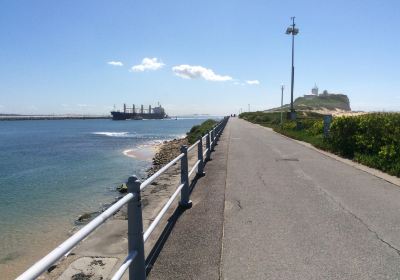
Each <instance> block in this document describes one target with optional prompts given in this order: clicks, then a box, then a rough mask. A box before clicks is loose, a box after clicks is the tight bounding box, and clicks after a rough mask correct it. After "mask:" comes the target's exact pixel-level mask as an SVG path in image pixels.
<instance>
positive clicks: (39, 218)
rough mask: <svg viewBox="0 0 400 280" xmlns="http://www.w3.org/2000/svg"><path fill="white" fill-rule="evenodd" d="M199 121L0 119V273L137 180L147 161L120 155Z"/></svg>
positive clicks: (21, 263) (38, 252) (32, 256)
mask: <svg viewBox="0 0 400 280" xmlns="http://www.w3.org/2000/svg"><path fill="white" fill-rule="evenodd" d="M202 121H204V119H196V118H193V119H178V120H143V121H112V120H54V121H50V120H46V121H3V122H0V272H2V273H6V275H7V273H9V275H12V274H15V273H16V271H15V270H21V269H22V268H23V267H24V268H26V265H29V264H31V263H32V260H37V259H38V258H40V257H42V256H43V253H44V252H47V251H48V250H49V249H52V247H50V246H53V245H54V244H57V243H58V242H59V241H60V240H63V239H64V238H65V237H67V235H68V230H70V229H71V228H72V227H73V225H74V221H75V220H76V218H77V217H78V215H80V214H82V213H84V212H93V211H97V210H99V209H100V208H101V207H102V206H103V205H104V204H105V203H108V202H111V201H112V200H113V197H116V196H117V195H118V193H116V192H115V187H116V186H117V185H118V184H121V183H122V182H125V181H126V180H127V178H128V176H129V175H130V174H137V175H139V176H142V177H144V176H145V170H146V169H147V168H148V167H150V165H151V162H150V161H149V160H140V159H137V158H132V157H128V156H126V151H127V150H130V149H138V148H140V147H141V146H143V145H151V144H155V143H160V142H162V141H164V140H169V139H173V138H178V137H182V136H183V135H185V133H186V132H187V131H188V130H189V129H190V128H191V127H192V126H193V125H196V124H199V123H201V122H202ZM124 152H125V154H124ZM17 272H18V271H17ZM19 272H20V271H19ZM2 275H4V274H2ZM10 278H11V277H10Z"/></svg>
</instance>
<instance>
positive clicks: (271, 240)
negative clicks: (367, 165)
mask: <svg viewBox="0 0 400 280" xmlns="http://www.w3.org/2000/svg"><path fill="white" fill-rule="evenodd" d="M220 147H222V148H221V149H220ZM225 152H226V154H224V153H225ZM225 156H227V159H226V161H224V160H219V161H217V158H218V157H221V158H224V157H225ZM214 157H215V161H214V166H212V165H211V164H212V163H213V161H212V162H211V164H209V165H208V167H207V169H206V171H207V172H208V175H207V176H206V177H205V178H204V180H203V181H202V180H200V181H199V184H198V186H197V187H196V189H195V190H194V192H193V198H192V199H193V200H194V202H195V203H194V207H193V209H191V210H189V211H187V212H185V213H184V215H183V216H182V219H180V220H178V222H177V224H176V226H175V228H174V230H173V232H172V234H171V236H170V239H169V240H168V241H167V243H166V244H165V248H164V249H165V250H164V251H163V252H162V253H161V254H160V257H159V259H158V260H157V262H156V265H155V266H154V269H153V271H152V272H151V274H150V276H152V274H153V273H154V274H153V276H157V275H158V277H153V278H152V277H150V279H227V280H228V279H229V280H231V279H400V251H399V249H400V187H398V186H395V185H392V184H390V183H387V182H386V181H384V180H382V179H379V178H377V177H374V176H372V175H370V174H368V173H366V172H363V171H361V170H358V169H356V168H354V167H351V166H349V165H347V164H344V163H342V162H339V161H336V160H334V159H332V158H330V157H327V156H325V155H322V154H321V153H318V152H317V151H314V150H312V149H309V148H307V147H304V146H302V145H300V144H298V143H297V142H295V141H292V140H290V139H287V138H285V137H282V136H280V135H278V134H276V133H274V132H272V131H270V130H268V129H266V128H262V127H260V126H256V125H253V124H250V123H247V122H245V121H242V120H238V119H231V120H230V121H229V123H228V126H227V128H226V129H225V132H224V135H223V137H222V138H221V142H220V144H219V146H218V147H217V152H216V153H215V155H214ZM215 163H218V164H215ZM211 167H214V168H216V169H215V170H212V169H211ZM224 170H225V171H224ZM214 176H215V177H214ZM206 178H207V179H206ZM214 180H216V181H215V182H214ZM224 183H225V184H224ZM199 192H203V196H201V195H200V194H199ZM213 192H215V193H216V197H217V198H216V199H213V200H212V203H211V204H208V203H207V202H206V201H204V199H206V198H207V197H208V198H210V197H211V196H212V193H213ZM223 194H224V195H225V206H224V211H221V204H222V203H223V202H222V200H221V197H223ZM200 198H202V199H200ZM214 207H216V208H214ZM196 213H197V215H196ZM222 215H223V219H221V217H222ZM183 218H185V220H184V219H183ZM192 219H193V220H192ZM196 219H199V220H196ZM214 220H215V223H214ZM221 220H223V228H221ZM196 221H197V223H196ZM208 221H211V223H209V222H208ZM187 223H190V225H188V224H187ZM196 232H201V234H200V235H197V234H195V237H191V234H193V233H196ZM222 232H223V233H222ZM221 234H223V235H221ZM212 236H214V237H212ZM220 236H222V239H221V238H219V237H220ZM183 240H184V241H183ZM208 240H210V243H208ZM199 244H201V246H199ZM180 246H185V248H188V249H187V250H190V249H189V248H191V246H194V248H195V249H196V250H194V251H190V252H188V253H186V251H181V254H178V253H176V252H178V251H179V248H180ZM220 248H222V249H220ZM219 249H220V250H219ZM173 252H175V254H174V253H173ZM192 255H193V256H192ZM172 257H178V259H173V258H172ZM182 259H184V260H185V261H184V262H183V263H180V261H181V260H182ZM206 264H210V270H211V271H213V273H212V274H209V275H207V274H206V272H207V270H205V267H206V266H205V265H206ZM199 266H200V267H201V269H200V270H199V269H197V267H199ZM217 267H219V269H217ZM217 270H218V271H219V275H217V274H216V272H217ZM171 272H172V273H173V276H174V277H171V278H169V276H168V275H169V274H168V273H171ZM161 275H164V277H161Z"/></svg>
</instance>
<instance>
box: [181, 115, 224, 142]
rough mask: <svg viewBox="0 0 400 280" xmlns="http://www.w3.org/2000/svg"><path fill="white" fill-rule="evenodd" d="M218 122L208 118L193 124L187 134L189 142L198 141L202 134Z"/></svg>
mask: <svg viewBox="0 0 400 280" xmlns="http://www.w3.org/2000/svg"><path fill="white" fill-rule="evenodd" d="M217 123H218V122H217V121H215V120H212V119H209V120H206V121H205V122H203V123H202V124H200V125H195V126H193V127H192V128H191V129H190V131H189V132H188V133H186V134H187V139H188V142H189V144H193V143H194V142H196V141H197V140H198V139H199V137H200V136H203V135H205V134H206V133H208V132H209V131H210V130H211V129H212V128H213V127H214V126H215V125H216V124H217Z"/></svg>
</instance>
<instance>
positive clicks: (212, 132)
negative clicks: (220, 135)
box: [211, 128, 215, 152]
mask: <svg viewBox="0 0 400 280" xmlns="http://www.w3.org/2000/svg"><path fill="white" fill-rule="evenodd" d="M214 146H215V128H213V129H212V130H211V151H212V152H213V151H214Z"/></svg>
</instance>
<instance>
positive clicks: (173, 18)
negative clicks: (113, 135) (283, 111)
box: [0, 0, 400, 115]
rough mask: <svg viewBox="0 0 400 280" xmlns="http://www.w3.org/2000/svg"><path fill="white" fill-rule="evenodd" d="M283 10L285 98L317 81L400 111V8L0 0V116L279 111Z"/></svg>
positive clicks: (357, 105) (359, 0)
mask: <svg viewBox="0 0 400 280" xmlns="http://www.w3.org/2000/svg"><path fill="white" fill-rule="evenodd" d="M293 15H295V16H296V23H297V26H298V27H299V29H300V33H299V35H298V36H297V37H296V57H295V67H296V77H295V97H296V96H301V95H303V94H305V93H308V92H309V91H310V89H311V87H313V86H314V83H317V85H318V86H319V88H320V89H321V90H323V89H327V90H328V91H330V92H341V93H345V94H347V95H348V96H349V98H350V101H351V106H352V108H353V109H356V110H400V79H399V70H398V67H399V64H400V55H399V49H400V39H399V36H398V34H397V32H396V28H398V26H396V24H397V22H396V20H398V19H397V18H396V17H398V16H399V15H400V1H396V0H386V1H385V0H381V1H378V0H376V1H374V0H346V1H345V0H335V1H322V0H319V1H288V0H287V1H285V0H280V1H244V0H243V1H233V0H230V1H228V0H219V1H218V0H213V1H211V0H210V1H209V0H202V1H188V0H186V1H174V0H170V1H152V0H147V1H132V0H130V1H127V0H115V1H101V0H96V1H94V0H85V1H82V0H80V1H75V0H69V1H50V0H46V1H45V0H35V1H21V0H1V1H0V62H1V63H0V112H8V113H89V114H95V113H100V114H106V113H108V112H109V111H110V110H111V109H112V107H113V105H114V104H115V105H116V106H117V108H121V107H122V104H123V103H124V102H126V103H129V104H131V103H136V104H145V105H148V104H152V105H155V104H156V103H157V102H160V103H161V104H162V105H163V106H164V107H166V110H167V112H168V113H170V114H172V115H174V114H189V113H209V114H227V113H231V112H238V110H239V109H240V108H243V110H245V109H247V104H250V106H251V109H252V110H256V109H266V108H270V107H274V106H278V105H279V103H280V85H281V84H282V83H283V84H285V85H286V90H285V102H286V103H287V102H289V92H290V90H289V88H290V86H289V85H290V63H291V57H290V51H291V50H290V47H291V45H290V37H289V36H287V35H285V33H284V32H285V30H286V27H287V26H288V25H289V24H290V17H291V16H293ZM145 58H148V59H147V60H145V61H144V62H146V63H147V64H146V63H145V64H146V66H143V64H142V62H143V59H145ZM109 62H117V63H114V64H116V65H111V64H109ZM119 62H120V63H122V64H123V65H122V66H121V65H120V63H119ZM141 64H142V66H138V65H141ZM135 65H136V66H137V67H136V68H132V67H134V66H135ZM141 70H143V71H141ZM248 81H252V82H250V84H249V83H247V82H248ZM255 81H258V82H259V84H257V82H255Z"/></svg>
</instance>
